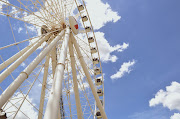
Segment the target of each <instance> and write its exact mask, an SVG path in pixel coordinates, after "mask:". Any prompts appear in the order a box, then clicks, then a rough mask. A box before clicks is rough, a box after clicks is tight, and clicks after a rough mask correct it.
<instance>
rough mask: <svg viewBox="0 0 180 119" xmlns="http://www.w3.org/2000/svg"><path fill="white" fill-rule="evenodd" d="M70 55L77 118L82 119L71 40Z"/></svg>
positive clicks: (70, 42)
mask: <svg viewBox="0 0 180 119" xmlns="http://www.w3.org/2000/svg"><path fill="white" fill-rule="evenodd" d="M71 35H72V34H71ZM69 53H70V59H71V68H72V74H73V84H74V94H75V100H76V109H77V116H78V119H82V118H83V115H82V109H81V103H80V98H79V89H78V83H77V74H76V67H75V58H74V51H73V45H72V41H71V39H70V41H69Z"/></svg>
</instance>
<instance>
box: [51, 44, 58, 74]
mask: <svg viewBox="0 0 180 119" xmlns="http://www.w3.org/2000/svg"><path fill="white" fill-rule="evenodd" d="M51 59H52V72H53V77H54V74H55V70H56V65H57V55H56V47H54V48H53V49H52V51H51Z"/></svg>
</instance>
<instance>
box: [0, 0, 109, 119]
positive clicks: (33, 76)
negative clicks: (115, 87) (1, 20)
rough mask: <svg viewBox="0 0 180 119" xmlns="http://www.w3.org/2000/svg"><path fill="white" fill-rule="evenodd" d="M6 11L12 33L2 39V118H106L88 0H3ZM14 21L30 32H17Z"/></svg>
mask: <svg viewBox="0 0 180 119" xmlns="http://www.w3.org/2000/svg"><path fill="white" fill-rule="evenodd" d="M1 16H2V17H6V19H7V21H8V24H9V30H10V31H11V32H12V33H11V35H12V38H13V39H1V42H3V41H6V42H8V40H9V42H8V43H9V44H6V45H3V46H2V45H0V57H1V62H0V119H6V118H8V119H16V118H17V119H18V118H22V119H26V118H27V119H31V118H33V119H34V118H38V119H42V118H44V119H57V118H58V119H75V118H78V119H96V118H97V119H99V118H103V119H107V116H106V113H105V98H104V78H103V72H102V66H101V62H100V54H99V51H98V45H97V42H96V37H95V33H94V30H93V26H92V23H91V20H90V16H89V14H88V10H87V8H86V2H85V1H84V0H12V1H10V0H0V17H1ZM13 24H18V25H19V26H21V27H24V31H25V33H24V34H25V35H22V36H19V38H17V37H16V34H15V32H16V31H15V30H16V29H14V28H13ZM21 30H22V28H21ZM18 32H19V31H18ZM2 35H3V34H1V36H2ZM22 37H23V38H24V39H22ZM11 41H13V43H12V42H11ZM32 100H35V101H34V102H32ZM27 104H28V106H31V108H32V109H33V110H35V112H36V113H37V116H35V117H32V116H31V113H30V111H29V110H28V108H27ZM25 110H26V111H25Z"/></svg>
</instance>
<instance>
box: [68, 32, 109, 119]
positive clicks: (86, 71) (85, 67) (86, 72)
mask: <svg viewBox="0 0 180 119" xmlns="http://www.w3.org/2000/svg"><path fill="white" fill-rule="evenodd" d="M71 39H72V41H73V44H74V46H75V49H76V52H77V54H78V57H79V61H80V64H81V66H82V68H83V71H84V73H85V75H86V77H87V80H88V83H89V86H90V88H91V90H92V93H93V95H94V98H95V100H96V103H97V106H98V108H99V110H100V112H101V115H102V117H103V119H107V116H106V113H105V111H104V109H103V106H102V104H101V102H100V100H99V96H98V94H97V92H96V88H95V86H94V84H93V81H92V79H91V75H90V74H89V71H88V69H87V64H86V63H85V61H84V59H83V56H82V54H81V51H80V48H79V45H78V43H77V41H76V39H75V38H74V36H73V35H72V34H71Z"/></svg>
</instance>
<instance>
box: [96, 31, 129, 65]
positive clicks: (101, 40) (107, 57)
mask: <svg viewBox="0 0 180 119" xmlns="http://www.w3.org/2000/svg"><path fill="white" fill-rule="evenodd" d="M95 35H96V39H97V44H98V49H99V52H100V56H101V60H102V61H103V62H107V61H111V62H116V60H117V59H118V58H117V56H115V55H111V53H112V52H114V51H118V52H122V51H124V50H125V49H127V48H128V46H129V44H128V43H123V45H120V44H117V45H115V46H111V45H110V44H109V42H108V41H107V40H106V39H105V36H104V35H105V34H104V33H103V32H95Z"/></svg>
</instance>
